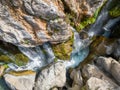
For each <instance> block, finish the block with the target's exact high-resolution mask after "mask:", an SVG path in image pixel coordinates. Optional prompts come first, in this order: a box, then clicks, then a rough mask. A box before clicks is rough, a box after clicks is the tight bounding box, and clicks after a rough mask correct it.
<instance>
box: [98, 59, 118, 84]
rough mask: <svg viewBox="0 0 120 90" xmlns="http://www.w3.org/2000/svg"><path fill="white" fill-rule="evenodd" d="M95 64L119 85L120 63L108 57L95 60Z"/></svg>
mask: <svg viewBox="0 0 120 90" xmlns="http://www.w3.org/2000/svg"><path fill="white" fill-rule="evenodd" d="M97 64H98V65H99V66H100V67H101V68H103V69H104V70H106V71H107V72H108V73H109V74H111V75H112V76H113V77H114V78H115V79H116V81H117V82H118V83H119V84H120V63H119V62H117V61H116V60H115V59H113V58H111V57H109V58H106V57H99V58H98V59H97Z"/></svg>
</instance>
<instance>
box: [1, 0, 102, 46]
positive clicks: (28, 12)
mask: <svg viewBox="0 0 120 90" xmlns="http://www.w3.org/2000/svg"><path fill="white" fill-rule="evenodd" d="M90 2H91V0H78V1H76V0H75V1H74V0H71V1H70V2H68V0H17V1H16V0H9V1H8V0H1V1H0V40H3V41H5V42H9V43H12V44H14V45H19V46H27V47H28V46H36V45H40V44H42V43H44V42H47V41H50V42H51V43H52V44H57V43H61V42H64V41H66V40H68V39H69V38H70V37H71V36H72V31H71V26H70V25H69V23H68V22H66V21H65V18H66V17H67V14H68V13H69V14H71V15H72V14H76V15H75V17H74V18H72V19H75V18H76V19H75V21H77V20H78V21H79V19H80V18H77V17H82V15H84V16H92V15H93V13H94V12H95V10H96V9H97V8H98V7H100V6H101V5H102V3H103V0H95V2H93V3H90ZM96 6H97V8H96ZM66 8H68V10H67V9H66Z"/></svg>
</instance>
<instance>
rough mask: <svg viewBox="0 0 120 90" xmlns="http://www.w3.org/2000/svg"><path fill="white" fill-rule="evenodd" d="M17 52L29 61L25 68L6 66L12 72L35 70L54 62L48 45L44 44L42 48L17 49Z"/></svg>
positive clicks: (12, 65)
mask: <svg viewBox="0 0 120 90" xmlns="http://www.w3.org/2000/svg"><path fill="white" fill-rule="evenodd" d="M19 50H20V51H21V52H22V53H23V54H24V55H26V56H27V57H28V58H29V59H30V60H29V62H28V64H27V65H25V66H17V65H15V64H13V63H11V64H8V65H9V67H10V69H12V70H14V71H23V70H37V69H40V68H41V67H43V66H46V65H48V64H49V63H51V62H53V61H54V58H55V56H54V53H53V51H52V49H51V47H50V45H49V43H44V44H43V46H42V47H40V46H36V47H19Z"/></svg>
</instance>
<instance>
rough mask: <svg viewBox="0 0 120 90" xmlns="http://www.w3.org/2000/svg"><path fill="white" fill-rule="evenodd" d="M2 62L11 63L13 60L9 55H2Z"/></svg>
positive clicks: (0, 60)
mask: <svg viewBox="0 0 120 90" xmlns="http://www.w3.org/2000/svg"><path fill="white" fill-rule="evenodd" d="M0 62H4V63H11V62H13V61H12V60H11V59H10V58H9V57H8V56H7V55H0Z"/></svg>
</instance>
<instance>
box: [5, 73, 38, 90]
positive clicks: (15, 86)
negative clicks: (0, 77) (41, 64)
mask: <svg viewBox="0 0 120 90" xmlns="http://www.w3.org/2000/svg"><path fill="white" fill-rule="evenodd" d="M35 75H36V73H32V74H28V75H21V76H14V75H11V74H5V75H4V78H5V82H6V83H7V85H8V86H9V87H10V88H11V89H12V90H32V89H33V87H34V81H35Z"/></svg>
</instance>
